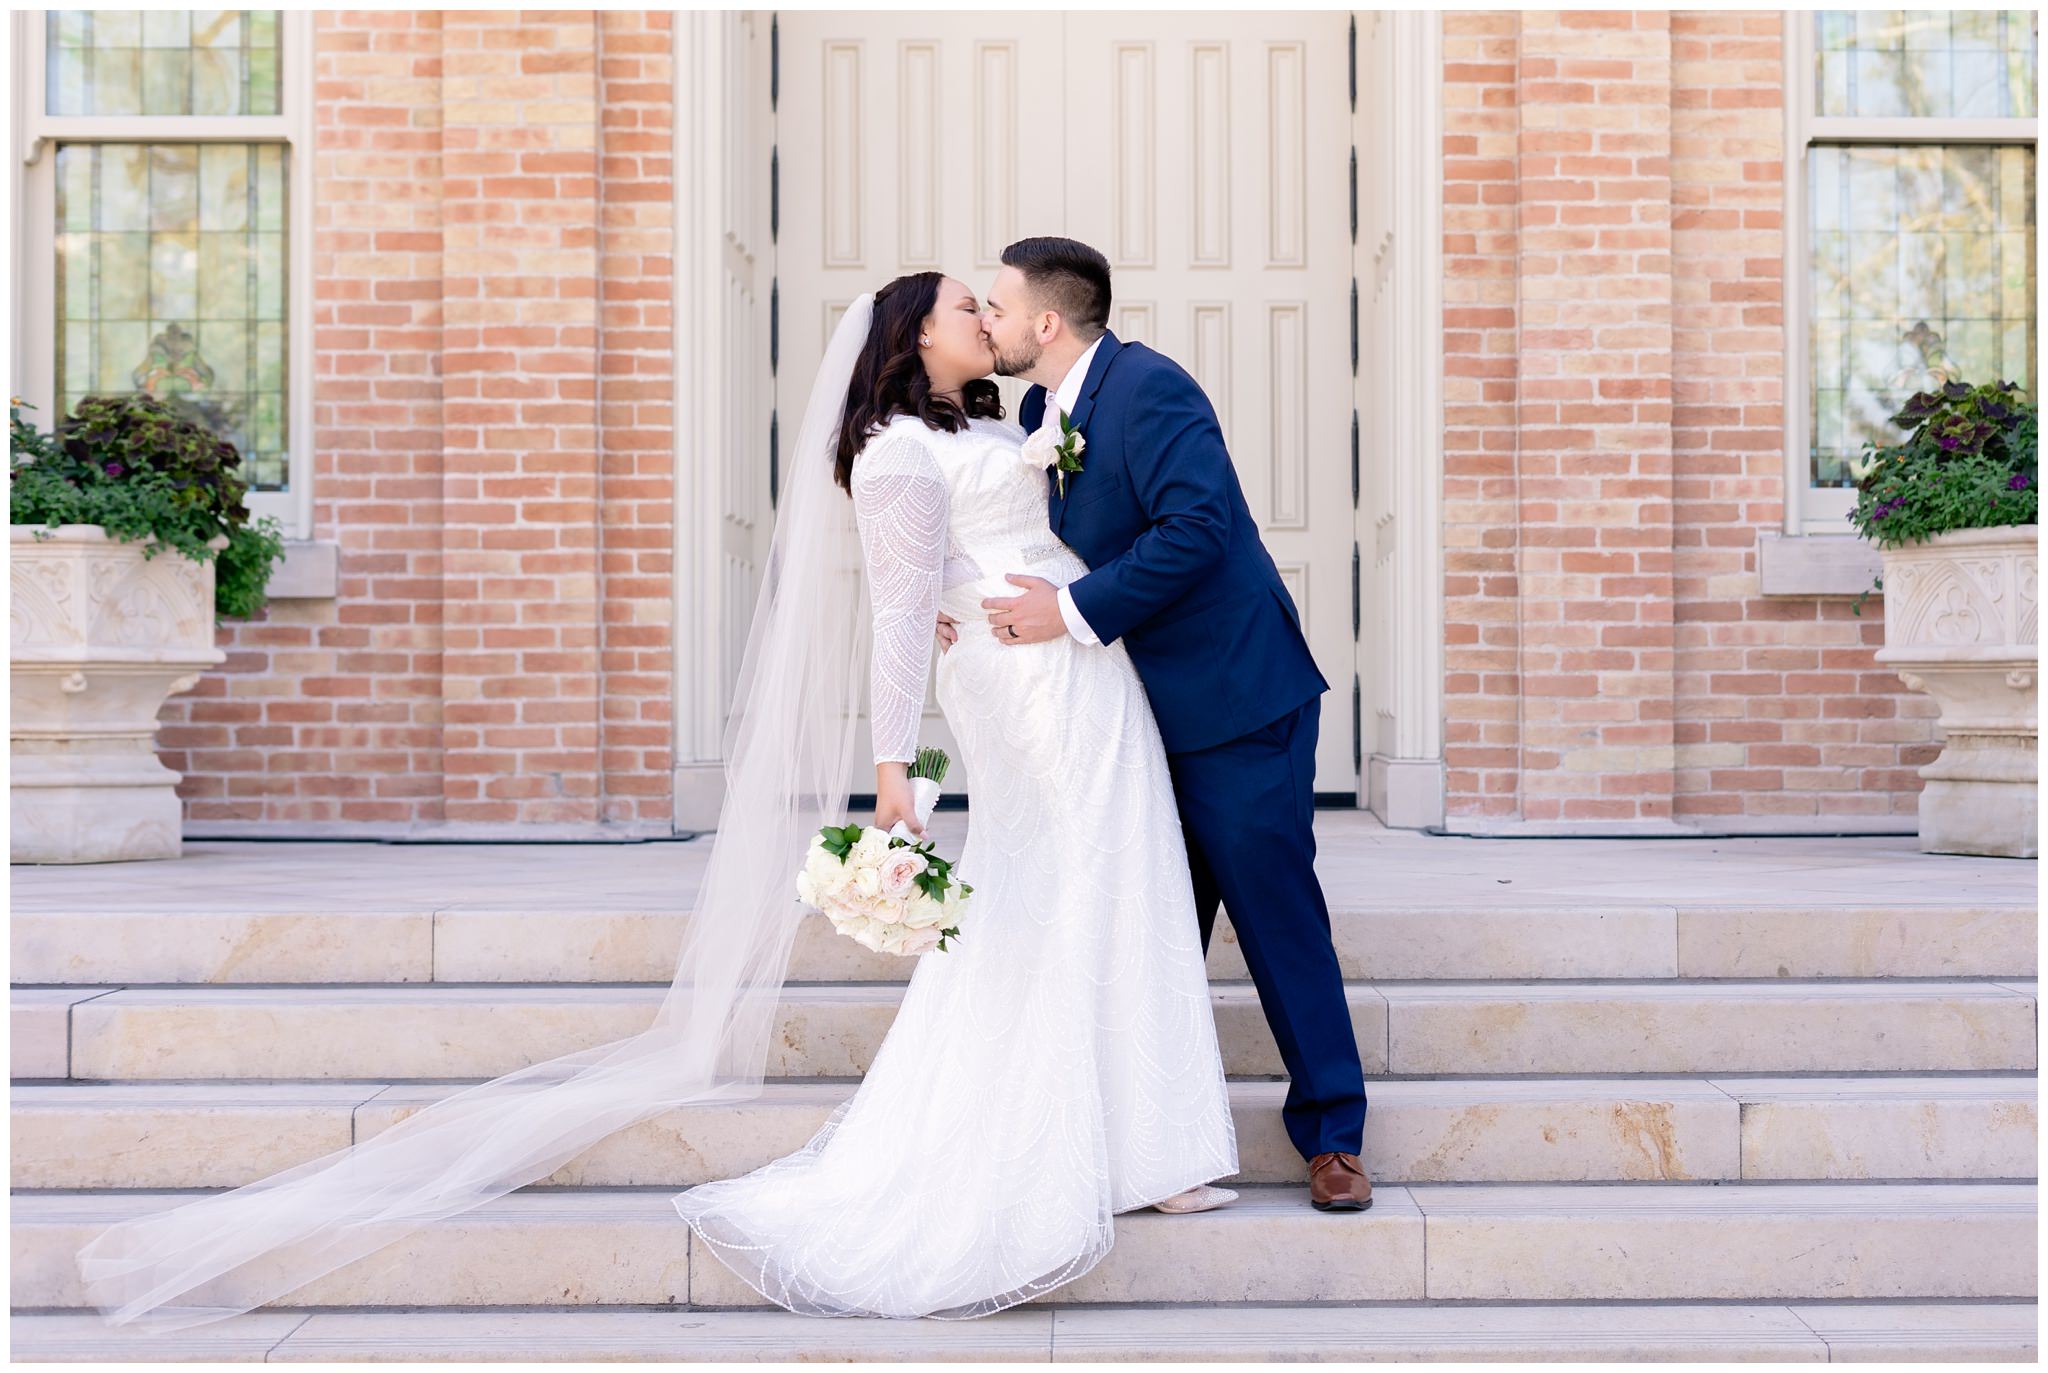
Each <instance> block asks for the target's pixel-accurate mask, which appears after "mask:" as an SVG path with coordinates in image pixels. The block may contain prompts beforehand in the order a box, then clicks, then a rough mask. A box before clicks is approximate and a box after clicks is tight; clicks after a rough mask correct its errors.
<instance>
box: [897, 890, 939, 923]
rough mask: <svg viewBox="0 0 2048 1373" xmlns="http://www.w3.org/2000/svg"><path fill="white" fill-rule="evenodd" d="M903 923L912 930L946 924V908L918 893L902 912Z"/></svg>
mask: <svg viewBox="0 0 2048 1373" xmlns="http://www.w3.org/2000/svg"><path fill="white" fill-rule="evenodd" d="M903 923H904V924H906V925H909V926H911V927H912V928H914V929H924V928H926V927H928V926H932V925H943V924H945V923H946V908H945V907H944V906H942V905H940V904H939V903H938V902H936V901H934V900H932V899H931V898H930V897H929V896H926V895H925V894H924V893H923V892H919V893H918V894H917V896H916V897H915V898H914V899H913V900H912V901H911V902H910V903H909V904H908V906H907V907H906V908H905V909H904V912H903Z"/></svg>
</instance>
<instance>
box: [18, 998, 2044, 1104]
mask: <svg viewBox="0 0 2048 1373" xmlns="http://www.w3.org/2000/svg"><path fill="white" fill-rule="evenodd" d="M664 990H665V989H664V988H660V987H574V986H553V987H444V986H405V987H282V988H256V987H203V988H177V987H173V988H83V987H81V988H54V989H17V990H16V991H15V992H14V1005H13V1030H14V1041H13V1065H12V1067H13V1076H14V1077H16V1078H27V1079H61V1078H90V1079H98V1080H106V1081H119V1080H141V1079H165V1078H182V1079H236V1080H244V1079H268V1078H288V1079H289V1078H359V1079H364V1080H372V1081H377V1080H389V1079H394V1078H406V1079H429V1080H447V1079H459V1078H486V1077H495V1076H498V1075H499V1074H502V1073H506V1072H510V1071H512V1070H514V1069H516V1068H519V1067H522V1066H525V1065H527V1064H530V1063H535V1062H539V1061H542V1060H544V1059H549V1058H554V1057H557V1056H559V1055H562V1054H566V1053H570V1052H574V1051H576V1050H579V1049H583V1048H587V1047H590V1046H593V1045H597V1044H602V1043H607V1042H610V1041H612V1040H616V1039H621V1038H625V1037H627V1036H629V1035H632V1034H635V1033H637V1032H639V1031H640V1030H642V1029H644V1028H646V1026H647V1025H648V1024H649V1023H650V1022H651V1020H652V1017H653V1014H654V1011H655V1008H656V1007H657V1006H658V1005H659V1003H660V1000H661V997H662V994H663V991H664ZM902 990H903V989H902V987H901V986H900V985H896V984H883V985H859V984H843V985H836V986H796V987H788V988H785V989H784V996H783V1001H782V1007H781V1023H780V1025H779V1026H778V1028H777V1032H776V1033H775V1035H774V1036H773V1038H772V1041H771V1044H770V1047H769V1051H768V1052H769V1056H768V1074H769V1076H771V1077H795V1078H816V1077H826V1078H831V1077H858V1076H859V1075H861V1074H862V1073H864V1072H865V1071H866V1070H867V1066H868V1063H869V1062H870V1061H871V1059H872V1057H873V1055H874V1053H875V1051H876V1049H877V1048H879V1046H880V1044H881V1041H882V1039H883V1036H884V1035H885V1034H886V1033H887V1032H888V1028H889V1024H890V1022H891V1020H892V1019H893V1018H894V1015H895V1010H896V1005H897V1002H898V1000H899V999H900V997H901V995H902ZM2035 990H2036V989H2035V985H2034V984H2033V983H2031V982H1989V981H1956V982H1947V981H1903V980H1880V981H1857V982H1695V981H1685V982H1636V983H1603V982H1528V983H1509V982H1477V983H1401V982H1388V983H1349V984H1347V993H1348V995H1349V998H1350V1005H1351V1015H1352V1024H1353V1027H1354V1030H1355V1032H1356V1034H1357V1037H1358V1044H1359V1050H1360V1055H1361V1057H1362V1059H1363V1061H1364V1065H1365V1071H1366V1072H1367V1073H1369V1074H1373V1075H1385V1074H1389V1073H1392V1074H1399V1075H1404V1076H1423V1075H1469V1076H1501V1075H1520V1074H1533V1075H1539V1076H1558V1075H1571V1074H1599V1073H1681V1074H1693V1073H1698V1074H1706V1073H1713V1074H1722V1075H1734V1074H1757V1073H1800V1072H1818V1073H1850V1072H1949V1071H1987V1070H1988V1071H2003V1070H2030V1069H2032V1068H2034V1067H2035V1062H2036V1060H2035V1047H2036V1046H2035V1028H2034V1016H2035ZM1211 997H1212V1000H1213V1004H1214V1007H1215V1013H1216V1021H1217V1033H1218V1037H1219V1040H1220V1042H1221V1044H1222V1049H1223V1058H1224V1065H1225V1068H1226V1070H1227V1071H1228V1072H1230V1073H1232V1074H1234V1075H1239V1076H1271V1075H1277V1074H1278V1073H1280V1072H1281V1071H1282V1067H1281V1063H1280V1060H1279V1054H1278V1052H1277V1050H1276V1049H1275V1048H1274V1046H1273V1042H1272V1037H1271V1033H1270V1031H1269V1030H1268V1029H1267V1027H1266V1023H1265V1019H1264V1017H1263V1016H1262V1015H1261V1013H1260V1010H1259V1004H1258V995H1257V992H1256V991H1255V989H1254V988H1253V987H1252V986H1251V985H1250V984H1249V983H1220V984H1216V985H1215V986H1213V987H1212V989H1211Z"/></svg>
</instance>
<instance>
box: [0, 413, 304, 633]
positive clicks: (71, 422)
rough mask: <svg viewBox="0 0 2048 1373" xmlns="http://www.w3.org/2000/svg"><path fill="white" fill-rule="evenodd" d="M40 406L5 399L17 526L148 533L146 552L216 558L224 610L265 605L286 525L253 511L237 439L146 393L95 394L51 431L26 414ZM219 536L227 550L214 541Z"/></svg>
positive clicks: (235, 612)
mask: <svg viewBox="0 0 2048 1373" xmlns="http://www.w3.org/2000/svg"><path fill="white" fill-rule="evenodd" d="M33 409H35V407H34V406H32V405H29V404H28V403H27V402H25V401H23V400H22V399H21V398H20V397H19V396H16V397H14V398H13V401H12V404H11V406H10V408H9V413H8V421H9V439H10V442H9V448H10V456H11V465H10V467H9V471H8V478H9V488H8V518H9V522H10V523H13V524H23V525H52V526H54V525H60V524H91V525H98V526H99V527H100V528H102V529H104V530H106V531H107V533H108V535H109V536H110V537H112V538H116V539H120V540H123V541H124V542H137V541H139V542H142V544H143V550H142V551H143V556H144V557H146V558H153V557H155V556H156V555H157V554H158V553H161V552H163V551H164V550H165V549H167V548H168V549H173V550H175V551H177V552H179V553H182V554H184V555H185V556H186V557H188V558H192V559H195V560H196V561H199V562H208V561H213V562H214V563H215V567H214V588H213V605H214V610H215V612H216V613H217V614H219V615H223V616H234V617H246V616H249V615H254V614H255V613H256V612H257V611H259V610H261V609H262V608H263V606H264V603H265V597H264V588H265V587H266V586H268V585H269V582H270V574H271V571H272V569H273V567H274V566H275V565H276V563H277V561H278V560H279V559H281V558H282V557H283V556H284V532H283V530H282V528H281V527H280V526H279V525H278V522H277V521H276V520H275V519H273V518H271V517H270V516H267V515H266V516H263V517H262V518H260V519H256V520H251V519H250V517H249V507H248V506H247V505H246V504H244V497H245V496H246V495H247V493H248V483H247V482H246V481H245V480H244V479H243V477H242V475H241V471H240V469H241V465H242V455H241V454H240V453H238V452H236V451H235V446H234V445H233V444H231V443H229V442H227V441H226V440H224V439H222V438H221V437H220V436H219V435H218V434H215V433H214V432H213V431H212V430H210V429H208V428H207V427H206V426H205V425H203V424H201V423H199V422H198V421H197V420H195V419H193V418H192V417H190V416H189V415H187V414H185V413H183V412H181V411H180V410H178V409H177V408H176V407H174V406H172V405H170V404H169V403H167V402H164V401H161V400H158V399H157V398H156V397H154V396H151V395H148V394H146V393H133V394H125V395H104V396H102V395H93V396H87V397H85V398H84V399H82V400H80V401H79V403H78V407H77V409H76V410H75V411H74V412H73V413H72V414H71V415H69V416H67V417H65V418H64V419H62V420H60V421H59V422H58V424H57V426H56V429H55V430H54V431H53V432H50V433H45V432H43V431H42V430H39V429H37V428H36V426H35V425H34V424H33V423H32V422H30V421H29V420H28V419H26V418H24V417H23V415H22V411H23V410H33ZM222 535H226V536H227V545H226V547H224V548H221V549H217V550H216V549H214V548H212V547H209V542H210V541H211V540H213V539H216V538H219V537H220V536H222ZM36 537H37V538H38V539H47V538H50V537H51V535H50V534H48V533H47V532H39V533H38V534H37V535H36Z"/></svg>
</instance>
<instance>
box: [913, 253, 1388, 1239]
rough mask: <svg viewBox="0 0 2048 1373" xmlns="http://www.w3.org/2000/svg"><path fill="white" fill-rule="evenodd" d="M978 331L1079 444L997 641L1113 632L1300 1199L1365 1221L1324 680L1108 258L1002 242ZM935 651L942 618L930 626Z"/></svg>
mask: <svg viewBox="0 0 2048 1373" xmlns="http://www.w3.org/2000/svg"><path fill="white" fill-rule="evenodd" d="M1002 261H1003V268H1002V271H1001V273H1000V274H999V275H998V276H997V277H996V281H995V285H994V286H993V287H992V288H991V289H990V291H989V298H988V303H987V309H986V311H985V312H984V314H983V316H982V331H983V332H984V333H985V334H986V335H987V336H988V339H989V346H990V348H991V350H992V351H993V352H994V354H995V370H996V371H997V372H998V373H1000V374H1002V375H1004V376H1016V377H1023V378H1024V379H1025V380H1027V381H1031V382H1035V383H1036V385H1034V386H1033V387H1032V388H1031V390H1030V391H1029V392H1027V393H1026V394H1025V397H1024V405H1023V409H1022V413H1021V414H1020V416H1019V419H1020V421H1021V422H1022V424H1023V426H1024V428H1025V430H1026V431H1027V432H1029V431H1033V430H1036V429H1037V428H1038V426H1039V423H1040V421H1041V419H1042V418H1043V417H1044V414H1045V407H1046V404H1047V400H1048V396H1050V397H1051V398H1052V399H1053V400H1054V401H1056V402H1057V403H1058V405H1059V407H1060V409H1061V410H1062V411H1063V412H1065V413H1066V414H1067V416H1068V417H1069V419H1070V422H1071V423H1072V424H1073V426H1074V427H1075V428H1077V429H1079V430H1080V431H1081V434H1082V437H1083V438H1084V439H1085V440H1086V444H1085V447H1084V448H1083V450H1082V452H1081V455H1080V458H1081V467H1080V470H1079V471H1069V472H1067V473H1066V474H1065V476H1066V484H1065V490H1064V492H1062V491H1061V490H1060V488H1059V485H1058V483H1057V481H1056V480H1055V479H1054V477H1053V476H1052V475H1051V474H1050V473H1049V474H1048V476H1047V482H1048V485H1049V494H1050V502H1051V504H1050V514H1051V521H1052V528H1053V532H1054V533H1055V534H1057V535H1058V536H1059V537H1060V539H1061V541H1063V542H1064V543H1066V544H1067V545H1068V546H1069V547H1071V548H1072V549H1073V550H1074V551H1075V552H1076V553H1078V554H1079V555H1080V556H1081V559H1082V560H1083V561H1084V562H1086V563H1087V564H1088V565H1089V567H1090V568H1091V569H1093V570H1092V571H1090V572H1089V573H1088V574H1087V575H1086V576H1083V577H1080V578H1077V579H1076V580H1075V581H1074V582H1072V583H1071V584H1070V585H1068V586H1065V587H1055V586H1053V584H1052V583H1050V582H1048V581H1045V580H1044V579H1043V578H1039V577H1027V576H1021V575H1015V574H1013V575H1011V576H1010V578H1009V580H1010V581H1011V582H1012V583H1014V584H1015V585H1017V586H1021V587H1024V588H1026V589H1025V590H1024V591H1023V593H1022V594H1020V595H1017V596H1011V597H996V598H991V599H989V600H985V601H983V602H982V605H983V606H985V607H987V608H988V609H989V610H990V612H991V614H990V617H989V624H990V628H991V631H992V632H993V633H994V634H995V635H996V637H997V639H998V640H1000V641H1001V642H1002V643H1005V644H1013V645H1014V644H1033V643H1040V642H1043V641H1045V640H1048V639H1054V638H1058V637H1059V636H1060V635H1063V634H1071V635H1073V636H1074V638H1076V639H1078V640H1079V641H1080V642H1082V643H1084V644H1107V643H1113V642H1115V641H1116V640H1117V639H1122V640H1123V641H1124V646H1125V648H1126V649H1127V650H1128V651H1129V653H1130V655H1131V662H1132V664H1133V665H1134V666H1135V667H1136V668H1137V670H1138V675H1139V677H1140V678H1141V679H1142V680H1143V681H1144V684H1145V694H1146V696H1147V697H1148V698H1149V699H1150V700H1151V703H1152V713H1153V715H1154V716H1155V717H1156V718H1157V720H1158V722H1159V733H1160V736H1161V738H1162V739H1163V740H1164V741H1165V744H1166V757H1167V763H1168V766H1169V769H1170V771H1171V772H1172V775H1173V787H1174V793H1175V796H1176V798H1177V799H1178V801H1179V805H1180V815H1181V825H1182V829H1183V831H1184V833H1185V835H1186V838H1187V850H1188V862H1189V866H1190V867H1191V869H1192V875H1193V880H1194V889H1195V909H1196V912H1197V915H1198V916H1199V918H1200V922H1201V931H1202V948H1203V950H1204V952H1206V951H1207V950H1208V947H1209V934H1210V931H1211V929H1213V928H1214V926H1215V923H1216V907H1217V903H1218V902H1219V901H1221V903H1222V904H1223V905H1224V906H1225V907H1227V908H1228V909H1229V911H1230V923H1231V926H1232V928H1234V929H1235V930H1236V931H1237V938H1238V943H1239V944H1240V945H1241V946H1242V947H1243V950H1244V958H1245V963H1246V964H1247V966H1248V967H1249V968H1250V970H1251V975H1252V981H1253V982H1254V983H1255V984H1256V985H1257V987H1258V989H1259V1002H1260V1005H1261V1007H1262V1008H1263V1009H1264V1011H1265V1013H1266V1023H1267V1024H1268V1025H1270V1026H1271V1027H1272V1029H1273V1038H1274V1040H1275V1041H1276V1042H1277V1043H1278V1045H1279V1048H1280V1057H1281V1060H1282V1062H1283V1063H1285V1064H1286V1067H1287V1072H1288V1076H1289V1077H1290V1078H1291V1079H1292V1082H1291V1084H1290V1085H1289V1087H1288V1090H1287V1101H1286V1104H1285V1106H1284V1107H1283V1108H1282V1112H1281V1116H1282V1119H1283V1120H1284V1121H1285V1123H1286V1126H1287V1133H1288V1136H1289V1137H1290V1138H1291V1139H1292V1140H1293V1142H1294V1147H1295V1148H1296V1149H1297V1150H1299V1151H1300V1153H1301V1156H1302V1157H1303V1158H1304V1159H1306V1160H1307V1161H1308V1184H1309V1199H1310V1200H1311V1201H1312V1202H1313V1203H1314V1204H1315V1205H1316V1207H1317V1208H1318V1209H1320V1210H1324V1211H1362V1210H1364V1209H1365V1208H1366V1207H1368V1206H1370V1205H1372V1183H1371V1181H1370V1180H1369V1179H1368V1178H1367V1177H1366V1174H1365V1170H1364V1169H1363V1168H1362V1167H1361V1166H1360V1165H1359V1161H1358V1152H1359V1147H1360V1144H1361V1143H1362V1140H1363V1135H1364V1130H1365V1104H1366V1103H1365V1078H1364V1073H1363V1071H1362V1070H1361V1068H1360V1066H1359V1059H1358V1044H1357V1041H1356V1040H1355V1039H1354V1037H1353V1035H1352V1031H1351V1014H1350V1008H1349V1006H1348V1005H1347V1004H1346V1000H1345V996H1344V979H1343V974H1342V973H1341V972H1340V971H1339V969H1338V966H1337V951H1336V949H1335V948H1334V946H1333V945H1332V944H1331V942H1330V912H1329V908H1328V906H1327V905H1325V904H1324V900H1323V889H1322V886H1321V884H1320V883H1319V882H1318V881H1317V880H1316V874H1315V866H1314V860H1315V834H1314V831H1313V830H1312V828H1311V822H1312V820H1313V819H1314V809H1313V800H1312V797H1313V785H1314V775H1315V753H1316V724H1317V717H1318V715H1319V713H1320V711H1321V707H1322V700H1321V697H1322V694H1323V693H1324V692H1325V691H1327V690H1329V683H1328V682H1327V681H1325V680H1324V679H1323V675H1322V673H1321V672H1319V671H1317V669H1316V664H1315V659H1314V658H1313V657H1311V656H1310V654H1309V648H1308V643H1307V641H1306V640H1305V639H1303V637H1302V633H1301V620H1300V616H1299V615H1298V614H1297V613H1296V611H1295V608H1294V602H1293V600H1292V599H1291V598H1290V597H1289V596H1288V594H1287V589H1286V587H1285V586H1284V585H1283V584H1282V583H1281V581H1280V574H1279V572H1278V571H1277V570H1276V569H1275V568H1274V566H1273V559H1272V556H1271V555H1270V554H1269V553H1267V552H1266V548H1265V545H1264V544H1262V543H1260V542H1259V531H1258V528H1257V526H1256V525H1255V524H1254V523H1253V521H1252V516H1251V511H1250V510H1249V509H1248V508H1247V506H1246V505H1245V499H1244V492H1243V490H1242V489H1241V488H1240V487H1239V486H1238V482H1237V473H1236V471H1235V469H1234V468H1233V467H1232V466H1231V463H1230V455H1229V453H1228V452H1227V451H1225V449H1224V445H1223V431H1222V429H1221V427H1220V426H1219V425H1218V424H1217V422H1216V412H1215V410H1214V409H1213V408H1212V407H1211V406H1210V404H1209V398H1208V397H1207V396H1205V395H1204V394H1203V393H1202V388H1201V387H1200V386H1198V385H1197V384H1196V383H1195V380H1194V378H1192V377H1190V376H1189V375H1188V374H1187V373H1186V372H1185V371H1183V370H1181V368H1180V367H1179V366H1177V365H1176V364H1175V363H1174V362H1173V361H1172V360H1171V359H1169V358H1167V357H1166V356H1164V355H1163V354H1160V353H1156V352H1154V351H1153V350H1152V349H1150V348H1147V347H1146V346H1145V345H1144V344H1142V343H1125V342H1123V341H1122V340H1121V339H1119V338H1118V337H1117V336H1116V335H1115V334H1113V333H1111V332H1110V331H1109V330H1108V328H1107V327H1106V325H1107V322H1108V319H1109V260H1108V259H1107V258H1105V257H1104V256H1103V255H1102V254H1101V253H1099V252H1097V251H1096V250H1095V249H1093V248H1091V247H1089V246H1088V245H1087V244H1085V243H1079V242H1076V241H1075V240H1073V239H1070V238H1027V239H1024V240H1022V241H1021V242H1018V243H1013V244H1011V245H1010V246H1009V247H1008V248H1006V249H1004V250H1003V257H1002ZM941 620H942V623H941V625H940V629H939V634H940V637H941V639H942V640H944V641H945V643H946V644H948V645H950V644H951V643H952V642H953V641H954V639H955V638H956V637H957V635H958V630H957V627H955V626H954V625H953V623H952V622H951V621H950V620H946V619H945V618H944V617H941Z"/></svg>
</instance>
